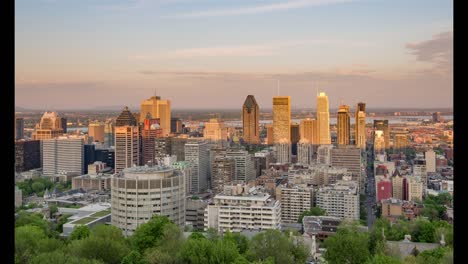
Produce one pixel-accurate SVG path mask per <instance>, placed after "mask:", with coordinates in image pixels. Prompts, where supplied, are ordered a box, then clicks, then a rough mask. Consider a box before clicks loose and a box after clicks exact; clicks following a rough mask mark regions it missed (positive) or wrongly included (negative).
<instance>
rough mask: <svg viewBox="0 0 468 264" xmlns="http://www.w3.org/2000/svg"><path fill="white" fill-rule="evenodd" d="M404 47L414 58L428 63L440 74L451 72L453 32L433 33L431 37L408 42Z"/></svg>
mask: <svg viewBox="0 0 468 264" xmlns="http://www.w3.org/2000/svg"><path fill="white" fill-rule="evenodd" d="M406 48H407V49H408V50H409V52H410V53H411V54H412V55H415V56H416V60H417V61H420V62H425V63H429V64H431V65H432V67H433V68H432V70H433V71H434V72H435V73H440V74H452V72H453V32H452V31H447V32H442V33H440V34H437V35H434V36H433V37H432V39H430V40H425V41H421V42H417V43H408V44H406Z"/></svg>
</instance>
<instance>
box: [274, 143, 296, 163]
mask: <svg viewBox="0 0 468 264" xmlns="http://www.w3.org/2000/svg"><path fill="white" fill-rule="evenodd" d="M275 149H276V162H278V163H281V164H287V163H291V158H292V157H291V156H292V146H291V143H289V142H288V141H286V140H284V141H280V142H278V143H276V144H275Z"/></svg>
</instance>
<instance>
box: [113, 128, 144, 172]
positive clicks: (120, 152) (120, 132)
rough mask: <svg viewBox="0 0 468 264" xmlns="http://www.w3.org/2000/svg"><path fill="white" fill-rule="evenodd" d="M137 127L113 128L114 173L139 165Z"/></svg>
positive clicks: (138, 135) (138, 134)
mask: <svg viewBox="0 0 468 264" xmlns="http://www.w3.org/2000/svg"><path fill="white" fill-rule="evenodd" d="M139 137H140V133H139V129H138V127H137V126H116V127H115V172H116V173H117V172H120V171H122V170H123V169H125V168H129V167H132V166H133V165H139V162H140V156H139V154H140V153H139V152H140V144H139Z"/></svg>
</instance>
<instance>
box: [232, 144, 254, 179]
mask: <svg viewBox="0 0 468 264" xmlns="http://www.w3.org/2000/svg"><path fill="white" fill-rule="evenodd" d="M226 157H230V158H233V159H234V160H235V161H236V176H235V178H234V179H233V180H235V181H243V182H248V181H251V180H254V179H255V164H254V159H253V156H252V154H250V153H249V152H248V151H247V150H243V149H237V148H231V149H228V150H227V151H226Z"/></svg>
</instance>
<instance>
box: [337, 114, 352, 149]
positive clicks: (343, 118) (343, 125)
mask: <svg viewBox="0 0 468 264" xmlns="http://www.w3.org/2000/svg"><path fill="white" fill-rule="evenodd" d="M350 119H351V118H350V115H349V106H347V105H340V108H339V109H338V145H349V139H350V134H351V131H350V129H351V126H350Z"/></svg>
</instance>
